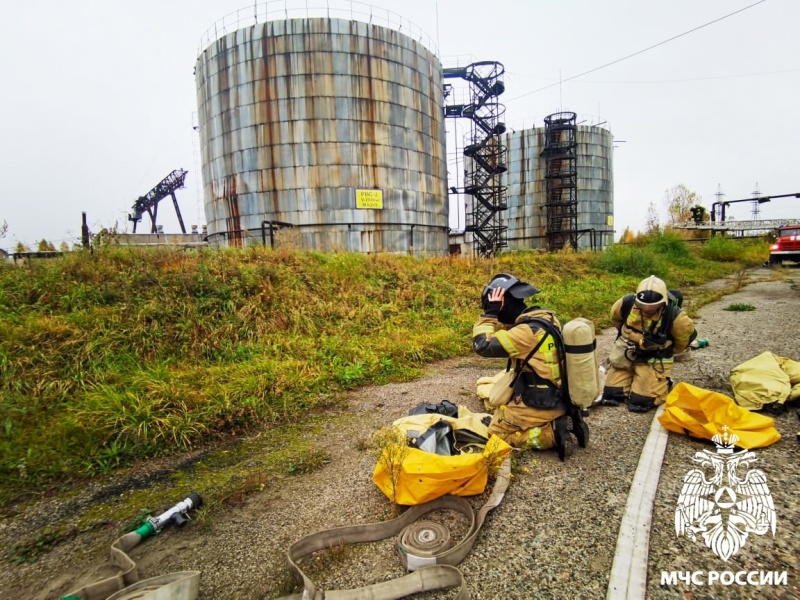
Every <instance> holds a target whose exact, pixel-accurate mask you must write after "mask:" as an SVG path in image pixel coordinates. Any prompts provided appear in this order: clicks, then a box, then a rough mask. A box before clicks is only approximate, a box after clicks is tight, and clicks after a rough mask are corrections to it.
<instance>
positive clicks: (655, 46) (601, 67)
mask: <svg viewBox="0 0 800 600" xmlns="http://www.w3.org/2000/svg"><path fill="white" fill-rule="evenodd" d="M766 1H767V0H758V2H754V3H753V4H750V5H749V6H745V7H744V8H740V9H739V10H736V11H734V12H732V13H728V14H727V15H725V16H722V17H719V18H717V19H714V20H713V21H709V22H708V23H704V24H703V25H699V26H697V27H695V28H693V29H690V30H688V31H684V32H683V33H679V34H678V35H675V36H672V37H671V38H669V39H666V40H664V41H662V42H658V43H657V44H653V45H652V46H648V47H647V48H644V49H642V50H639V51H637V52H634V53H633V54H628V55H627V56H623V57H622V58H618V59H617V60H612V61H611V62H609V63H606V64H604V65H600V66H599V67H595V68H594V69H589V70H588V71H584V72H583V73H578V74H577V75H573V76H572V77H567V78H566V79H560V78H559V81H557V82H556V83H551V84H550V85H546V86H544V87H542V88H539V89H538V90H533V91H532V92H526V93H525V94H522V95H521V96H516V97H514V98H511V99H509V100H506V101H505V102H513V101H514V100H519V99H520V98H524V97H526V96H530V95H531V94H536V93H537V92H541V91H543V90H547V89H550V88H551V87H555V86H557V85H559V86H560V85H561V84H562V83H564V82H566V81H572V80H573V79H577V78H578V77H583V76H584V75H588V74H589V73H594V72H595V71H599V70H600V69H605V68H606V67H610V66H611V65H615V64H617V63H619V62H622V61H623V60H628V59H629V58H633V57H634V56H638V55H639V54H643V53H645V52H647V51H649V50H652V49H653V48H658V47H659V46H663V45H664V44H667V43H669V42H672V41H674V40H677V39H678V38H681V37H683V36H685V35H689V34H690V33H694V32H695V31H698V30H700V29H703V28H704V27H708V26H709V25H713V24H714V23H719V22H720V21H722V20H724V19H727V18H728V17H732V16H733V15H736V14H739V13H740V12H743V11H745V10H748V9H750V8H753V7H754V6H758V5H759V4H763V3H764V2H766Z"/></svg>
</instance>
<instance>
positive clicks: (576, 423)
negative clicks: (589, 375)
mask: <svg viewBox="0 0 800 600" xmlns="http://www.w3.org/2000/svg"><path fill="white" fill-rule="evenodd" d="M538 293H539V290H538V289H537V288H535V287H533V286H532V285H530V284H528V283H524V282H522V281H520V280H519V279H517V278H516V277H513V276H512V275H508V274H505V273H501V274H498V275H495V276H494V278H492V280H491V282H489V284H488V285H487V286H486V287H485V288H484V290H483V294H482V295H481V301H482V304H483V309H484V314H483V315H481V317H480V318H479V319H478V321H477V323H475V326H474V327H473V328H472V347H473V349H474V350H475V352H476V353H477V354H479V355H480V356H485V357H508V358H509V365H508V367H509V368H508V370H509V371H510V370H511V367H512V366H513V372H514V373H515V378H514V384H513V388H512V390H513V391H511V390H510V391H509V394H508V398H507V399H506V400H505V401H504V402H503V404H501V405H499V406H497V408H495V410H494V414H493V415H492V421H491V424H490V425H489V433H490V434H496V435H497V436H499V437H501V438H502V439H504V440H505V441H507V442H508V443H509V444H511V445H512V446H514V447H516V448H535V449H540V450H547V449H550V448H553V449H555V450H556V451H557V452H558V456H559V458H560V459H561V460H564V459H565V458H566V457H567V456H569V455H570V454H571V453H572V452H573V450H574V442H573V440H572V435H571V434H574V436H575V437H576V438H577V441H578V444H579V445H580V446H581V447H586V445H587V444H588V439H589V429H588V427H587V425H586V423H585V422H584V421H583V419H582V417H581V414H580V411H579V410H577V409H575V408H574V407H572V406H571V403H570V402H569V399H568V398H565V397H564V396H563V395H562V393H561V392H562V375H563V369H564V356H563V352H561V351H560V350H559V348H563V341H561V342H560V344H559V343H558V342H559V340H560V339H561V333H560V332H561V323H560V322H559V320H558V319H557V318H556V316H555V313H553V311H551V310H547V309H543V308H540V307H538V306H532V307H526V305H525V302H524V299H525V298H528V297H530V296H533V295H535V294H538Z"/></svg>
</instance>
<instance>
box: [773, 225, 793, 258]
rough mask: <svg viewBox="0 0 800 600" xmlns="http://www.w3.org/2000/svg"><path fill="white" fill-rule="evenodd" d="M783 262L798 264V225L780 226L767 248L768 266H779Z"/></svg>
mask: <svg viewBox="0 0 800 600" xmlns="http://www.w3.org/2000/svg"><path fill="white" fill-rule="evenodd" d="M785 260H791V261H794V262H798V263H800V225H782V226H780V227H779V228H778V230H777V232H776V234H775V242H774V243H773V244H772V245H771V246H770V247H769V264H770V266H775V265H777V266H780V265H781V263H782V262H783V261H785Z"/></svg>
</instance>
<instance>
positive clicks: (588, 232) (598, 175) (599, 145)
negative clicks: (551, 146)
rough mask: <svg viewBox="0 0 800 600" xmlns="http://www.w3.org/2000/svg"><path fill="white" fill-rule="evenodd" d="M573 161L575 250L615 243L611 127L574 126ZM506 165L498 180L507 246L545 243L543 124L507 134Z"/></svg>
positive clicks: (519, 246)
mask: <svg viewBox="0 0 800 600" xmlns="http://www.w3.org/2000/svg"><path fill="white" fill-rule="evenodd" d="M575 141H576V158H577V160H576V163H577V200H578V204H577V227H576V230H577V234H576V237H577V245H578V249H597V250H601V249H603V248H605V247H607V246H609V245H611V244H612V243H613V242H614V226H613V215H614V178H613V142H614V137H613V135H612V134H611V132H610V131H609V130H607V129H605V128H603V127H597V126H586V125H578V126H577V127H576V130H575ZM505 143H506V146H507V148H508V158H507V165H508V170H507V172H506V173H505V174H504V175H503V176H502V178H501V182H502V183H503V185H506V186H508V190H507V204H508V210H506V211H504V213H503V220H504V224H505V225H507V226H508V230H507V232H506V233H507V241H508V247H509V249H519V248H542V249H545V248H547V220H546V216H547V208H546V203H547V187H546V174H547V173H546V167H547V161H546V158H545V157H544V156H543V155H542V152H543V150H544V147H545V128H544V127H535V128H532V129H526V130H523V131H515V132H512V133H508V134H507V135H506V139H505Z"/></svg>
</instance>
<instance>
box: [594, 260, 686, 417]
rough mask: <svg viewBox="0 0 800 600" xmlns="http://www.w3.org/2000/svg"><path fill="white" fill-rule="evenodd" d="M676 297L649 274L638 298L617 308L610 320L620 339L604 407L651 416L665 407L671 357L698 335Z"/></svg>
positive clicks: (631, 296) (623, 300) (613, 350)
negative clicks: (663, 405) (661, 405)
mask: <svg viewBox="0 0 800 600" xmlns="http://www.w3.org/2000/svg"><path fill="white" fill-rule="evenodd" d="M678 298H680V299H682V296H679V297H678ZM678 298H676V296H675V295H673V294H671V293H670V292H669V290H668V289H667V286H666V284H665V283H664V282H663V281H662V280H661V279H659V278H658V277H656V276H655V275H651V276H650V277H648V278H647V279H644V280H642V281H641V282H640V283H639V286H638V287H637V288H636V293H635V294H628V295H627V296H623V297H622V298H620V299H618V300H617V301H616V302H615V303H614V304H613V306H612V307H611V321H612V323H613V325H614V327H616V328H617V330H618V335H617V339H616V341H615V342H614V345H613V346H612V348H611V352H610V354H609V357H608V361H609V369H608V373H607V374H606V382H605V387H604V388H603V397H602V400H601V404H606V405H611V406H618V405H620V404H627V406H628V410H630V411H633V412H647V411H649V410H651V409H652V408H654V407H655V406H657V405H659V404H663V403H664V401H665V400H666V397H667V394H668V393H669V390H670V388H671V386H672V380H671V378H670V375H671V374H672V362H673V360H672V357H673V355H674V354H677V353H679V352H682V351H683V350H685V349H686V347H687V346H688V345H689V343H690V342H691V341H692V340H693V339H694V338H695V337H696V336H697V332H696V331H695V328H694V324H693V323H692V320H691V319H690V318H689V316H688V315H687V314H686V313H685V312H683V310H682V309H681V308H680V302H679V301H678Z"/></svg>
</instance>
